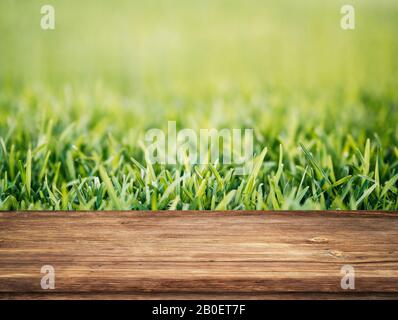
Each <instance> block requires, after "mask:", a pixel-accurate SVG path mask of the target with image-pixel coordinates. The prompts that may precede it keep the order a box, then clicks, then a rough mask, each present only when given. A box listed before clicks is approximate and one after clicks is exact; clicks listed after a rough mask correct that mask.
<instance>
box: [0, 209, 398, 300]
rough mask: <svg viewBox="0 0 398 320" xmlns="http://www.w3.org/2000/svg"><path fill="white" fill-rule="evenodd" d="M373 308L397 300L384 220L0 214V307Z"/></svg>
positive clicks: (397, 280)
mask: <svg viewBox="0 0 398 320" xmlns="http://www.w3.org/2000/svg"><path fill="white" fill-rule="evenodd" d="M48 264H49V265H52V266H53V267H54V268H55V273H56V277H55V290H51V291H48V290H43V289H41V286H40V279H41V277H42V276H43V275H42V274H41V273H40V269H41V267H42V266H43V265H48ZM346 264H349V265H352V266H353V267H354V268H355V276H356V277H355V290H348V291H347V290H342V289H341V286H340V281H341V278H342V274H341V273H340V270H341V267H342V266H343V265H346ZM371 297H373V298H397V297H398V214H397V213H394V212H330V211H329V212H189V211H188V212H78V213H72V212H9V213H7V212H2V213H0V298H4V299H19V298H20V299H26V298H34V299H39V298H44V299H64V298H86V299H87V298H98V299H111V298H123V299H126V298H133V299H149V298H159V299H165V298H170V299H175V298H186V299H190V298H195V299H197V298H206V299H211V298H227V299H236V298H243V299H256V298H258V299H264V298H270V299H273V298H288V299H290V298H294V299H296V298H298V299H299V298H320V299H322V298H331V299H336V298H371Z"/></svg>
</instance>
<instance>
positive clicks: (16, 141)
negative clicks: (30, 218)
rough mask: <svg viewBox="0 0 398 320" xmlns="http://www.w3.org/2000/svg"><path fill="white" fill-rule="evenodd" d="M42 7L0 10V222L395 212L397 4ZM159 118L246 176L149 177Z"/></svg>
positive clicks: (215, 171)
mask: <svg viewBox="0 0 398 320" xmlns="http://www.w3.org/2000/svg"><path fill="white" fill-rule="evenodd" d="M52 2H54V6H55V8H56V19H57V20H56V21H57V22H56V30H54V31H51V32H50V31H49V32H47V31H43V30H41V29H40V27H39V19H40V14H39V12H40V11H39V8H40V6H41V5H42V3H41V2H40V1H36V0H32V1H29V2H28V3H27V2H26V3H25V2H23V1H14V0H3V1H1V3H0V35H1V39H2V40H1V44H0V46H1V48H0V52H1V57H0V111H1V113H0V210H35V209H37V210H44V209H45V210H111V209H117V210H119V209H120V210H127V209H128V210H130V209H131V210H146V209H149V210H152V209H153V210H155V209H158V210H210V209H211V210H226V209H231V210H268V209H276V210H285V209H294V210H300V209H333V210H340V209H357V210H398V201H397V199H398V185H397V183H398V126H397V125H396V124H397V123H398V91H397V90H396V88H398V59H397V58H396V57H398V37H397V36H396V35H397V31H398V5H397V3H396V1H393V0H383V1H369V0H364V1H354V5H355V6H356V9H357V20H358V23H357V28H356V30H355V31H347V32H346V31H342V30H341V29H340V26H339V23H340V21H339V19H340V16H339V9H340V6H341V4H342V2H341V1H337V0H336V1H327V2H320V1H315V0H307V1H293V0H283V1H269V2H267V1H256V0H247V1H238V0H228V1H224V0H222V1H210V0H205V1H178V0H171V1H130V0H129V1H123V0H121V1H118V2H117V4H116V3H115V4H113V3H110V2H109V3H106V2H101V3H98V1H93V0H88V1H83V2H81V1H77V0H70V1H67V2H65V1H59V0H54V1H52ZM93 8H95V10H93ZM359 21H360V22H359ZM167 121H176V122H177V126H178V128H179V129H182V128H192V129H195V130H199V129H200V128H204V129H206V128H217V129H222V128H253V129H254V133H255V139H254V151H255V155H256V156H255V159H254V161H253V168H252V171H251V172H250V173H249V174H248V175H246V176H239V175H235V174H234V172H235V169H236V168H235V167H234V166H232V165H221V164H220V163H218V162H216V163H213V164H211V165H192V166H191V165H189V163H186V164H182V165H176V166H172V165H167V166H164V165H151V164H150V163H148V162H147V161H146V155H145V152H146V151H145V148H144V147H143V144H142V141H143V137H144V134H145V132H146V131H147V130H148V129H150V128H161V129H165V131H166V128H167Z"/></svg>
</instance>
